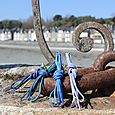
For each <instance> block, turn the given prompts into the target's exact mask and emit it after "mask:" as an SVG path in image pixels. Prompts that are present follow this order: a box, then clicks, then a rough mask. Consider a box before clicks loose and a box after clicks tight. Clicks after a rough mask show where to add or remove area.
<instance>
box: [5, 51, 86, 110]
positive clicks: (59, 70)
mask: <svg viewBox="0 0 115 115" xmlns="http://www.w3.org/2000/svg"><path fill="white" fill-rule="evenodd" d="M66 60H67V64H68V65H67V73H66V74H68V76H69V77H70V84H71V91H72V96H73V101H72V104H71V106H70V107H74V106H76V107H77V108H78V109H80V102H83V101H84V96H83V95H82V93H81V92H80V91H79V89H78V87H77V84H76V82H75V79H76V77H77V70H76V67H75V65H74V64H73V63H72V59H71V54H70V53H66ZM64 74H65V73H64V68H63V63H62V57H61V53H60V52H59V51H57V52H56V55H55V60H54V62H53V63H52V64H51V65H50V66H45V65H42V67H40V68H38V69H37V70H36V71H35V72H33V73H31V74H29V75H28V76H26V77H22V78H20V79H18V80H16V81H14V82H13V83H12V84H11V86H10V88H9V89H8V90H7V91H6V92H8V93H10V92H11V91H12V90H13V91H20V90H21V89H23V88H24V87H25V86H26V85H27V84H28V83H29V82H30V81H31V80H34V81H33V84H32V85H31V87H29V89H28V90H27V91H26V93H25V94H24V95H23V96H21V97H20V99H21V100H24V99H27V100H28V101H31V102H35V101H36V100H38V99H39V98H41V94H42V88H43V81H44V78H47V77H52V76H53V79H54V80H55V87H54V89H53V91H52V92H50V95H49V102H50V104H51V105H52V106H54V107H58V106H61V105H63V104H64V93H63V83H62V82H63V77H64ZM37 88H39V89H38V95H37V96H36V97H35V96H34V93H35V92H36V90H37Z"/></svg>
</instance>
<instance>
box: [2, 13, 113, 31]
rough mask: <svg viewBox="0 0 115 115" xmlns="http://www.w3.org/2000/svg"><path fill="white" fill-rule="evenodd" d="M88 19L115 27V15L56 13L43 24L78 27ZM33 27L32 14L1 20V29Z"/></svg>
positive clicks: (46, 26)
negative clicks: (67, 14) (101, 16)
mask: <svg viewBox="0 0 115 115" xmlns="http://www.w3.org/2000/svg"><path fill="white" fill-rule="evenodd" d="M87 21H96V22H98V23H101V24H106V25H111V26H112V27H113V28H114V27H115V17H112V18H105V19H104V18H98V19H97V18H95V17H92V16H79V17H76V16H74V15H70V16H65V17H62V15H58V14H57V15H55V16H54V17H53V18H52V19H49V20H44V19H42V25H43V27H44V28H47V29H50V28H67V27H76V26H77V25H79V24H80V23H83V22H87ZM14 28H19V29H24V30H25V29H32V28H34V25H33V17H32V16H30V17H29V18H27V19H26V20H8V19H6V20H2V21H0V29H14Z"/></svg>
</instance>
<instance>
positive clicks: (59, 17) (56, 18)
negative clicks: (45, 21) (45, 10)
mask: <svg viewBox="0 0 115 115" xmlns="http://www.w3.org/2000/svg"><path fill="white" fill-rule="evenodd" d="M62 19H63V18H62V16H61V15H55V16H54V17H53V21H60V20H62Z"/></svg>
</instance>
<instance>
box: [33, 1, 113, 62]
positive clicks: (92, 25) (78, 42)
mask: <svg viewBox="0 0 115 115" xmlns="http://www.w3.org/2000/svg"><path fill="white" fill-rule="evenodd" d="M32 8H33V19H34V27H35V32H36V37H37V41H38V44H39V46H40V49H41V51H42V53H43V55H44V56H45V58H46V59H47V61H48V62H50V63H51V62H52V60H53V59H54V55H53V54H52V52H51V51H50V49H49V47H48V45H47V43H46V41H45V38H44V35H43V31H42V24H41V14H40V4H39V0H32ZM86 29H95V30H97V31H99V32H100V33H101V35H102V36H103V39H104V41H105V50H113V49H114V44H113V39H112V35H111V33H110V31H109V30H108V29H107V28H106V27H105V26H103V25H101V24H99V23H96V22H85V23H82V24H79V25H78V26H77V27H76V29H75V31H74V33H73V38H72V42H73V45H74V46H75V47H76V49H77V50H78V51H81V52H88V51H90V50H91V49H92V47H93V39H91V38H84V39H83V38H82V39H80V37H79V36H80V34H81V32H82V31H84V30H86Z"/></svg>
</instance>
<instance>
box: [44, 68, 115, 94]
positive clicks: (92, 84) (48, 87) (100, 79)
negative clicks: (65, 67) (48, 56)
mask: <svg viewBox="0 0 115 115" xmlns="http://www.w3.org/2000/svg"><path fill="white" fill-rule="evenodd" d="M76 82H77V83H78V85H79V88H80V90H81V91H82V92H85V91H88V90H94V89H100V88H106V87H108V86H111V85H114V84H115V68H111V69H107V70H104V71H100V72H93V73H89V74H85V75H83V76H78V79H76ZM54 87H55V80H54V79H53V78H51V77H48V78H45V79H44V83H43V90H42V94H43V95H49V94H50V92H51V91H52V90H53V88H54ZM63 91H64V93H70V92H71V85H70V78H69V77H68V75H66V76H65V78H64V79H63Z"/></svg>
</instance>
